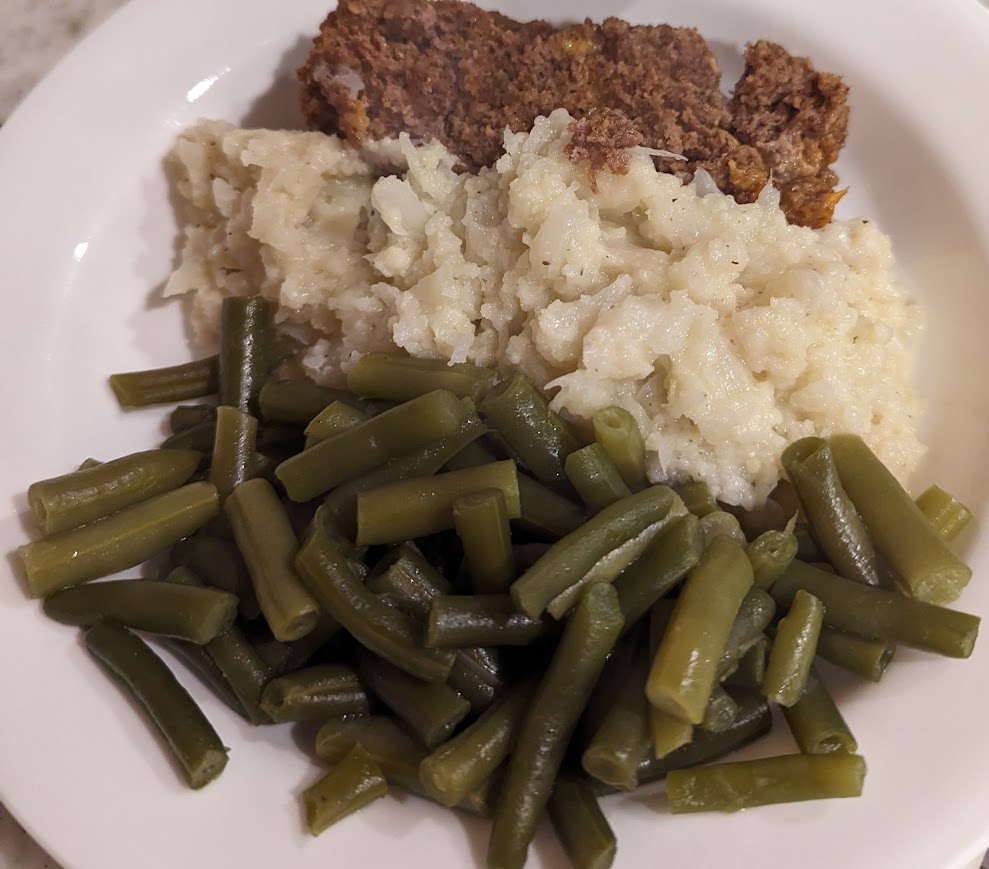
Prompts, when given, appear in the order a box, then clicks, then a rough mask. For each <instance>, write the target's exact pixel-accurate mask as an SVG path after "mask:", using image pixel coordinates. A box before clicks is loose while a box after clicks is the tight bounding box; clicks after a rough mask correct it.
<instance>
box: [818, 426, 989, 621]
mask: <svg viewBox="0 0 989 869" xmlns="http://www.w3.org/2000/svg"><path fill="white" fill-rule="evenodd" d="M829 443H830V445H831V452H832V453H833V455H834V460H835V464H836V465H837V467H838V474H839V476H840V478H841V483H842V485H843V486H844V487H845V490H846V491H847V492H848V496H849V497H850V498H851V499H852V503H853V504H854V505H855V509H856V510H857V511H858V512H859V515H861V517H862V521H863V522H864V523H865V527H866V528H867V529H868V530H869V534H870V535H871V537H872V540H873V542H874V543H875V546H876V549H877V550H878V551H879V552H880V554H881V555H883V556H884V557H885V558H886V559H887V560H888V561H889V562H890V564H892V565H893V567H894V568H895V569H896V571H897V574H898V577H899V579H900V580H901V581H902V582H903V585H904V586H905V587H906V589H907V590H908V591H909V593H910V595H911V596H912V597H915V598H917V599H918V600H921V601H925V602H927V603H931V604H945V603H950V602H951V601H953V600H955V599H956V598H957V597H958V595H959V594H961V591H962V589H963V588H964V587H965V586H966V585H967V584H968V581H969V579H970V578H971V576H972V570H971V568H969V567H968V565H966V564H964V563H963V562H962V561H961V560H960V559H959V558H958V557H957V556H956V555H954V554H953V553H952V552H951V550H950V549H948V547H947V545H946V544H945V543H944V541H943V540H942V539H941V537H940V536H939V535H938V532H937V531H936V530H935V529H934V528H933V527H932V525H931V523H930V522H928V521H927V519H926V517H925V516H924V514H923V513H922V512H921V510H920V508H919V507H918V506H917V505H916V504H915V503H914V502H913V500H912V499H911V498H910V496H909V495H908V494H907V493H906V492H905V491H904V489H903V487H902V486H901V485H900V484H899V483H898V482H897V481H896V478H895V477H894V476H893V475H892V474H891V473H890V472H889V471H888V470H887V469H886V468H885V467H884V466H883V464H882V462H880V461H879V459H877V458H876V456H875V455H874V454H873V453H872V451H871V450H870V449H869V448H868V447H867V446H866V445H865V443H863V441H862V439H861V438H859V437H856V436H854V435H835V436H834V437H832V438H831V439H830V441H829Z"/></svg>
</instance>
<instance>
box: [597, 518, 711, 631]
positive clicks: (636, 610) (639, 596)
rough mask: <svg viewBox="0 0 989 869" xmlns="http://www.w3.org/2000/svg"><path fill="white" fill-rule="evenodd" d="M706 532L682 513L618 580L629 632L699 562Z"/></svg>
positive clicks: (695, 519) (623, 612) (620, 600)
mask: <svg viewBox="0 0 989 869" xmlns="http://www.w3.org/2000/svg"><path fill="white" fill-rule="evenodd" d="M703 551H704V535H703V532H702V531H701V526H700V520H699V519H698V518H697V517H696V516H694V515H693V514H691V513H688V514H687V515H686V516H681V517H680V518H679V519H677V520H676V521H674V522H673V524H672V525H670V527H669V529H668V530H667V531H664V532H663V533H662V534H659V535H657V536H656V537H655V538H654V539H653V540H652V541H651V542H650V543H649V545H648V546H647V547H646V548H645V549H644V550H643V552H642V555H640V556H639V557H638V558H637V559H636V560H635V561H633V562H632V564H630V565H629V566H628V567H627V568H625V570H623V571H622V572H621V573H620V574H619V575H618V578H617V579H616V580H615V591H617V592H618V602H619V604H620V605H621V608H622V616H624V618H625V628H624V633H628V631H630V630H631V629H632V628H633V627H634V626H635V625H636V624H638V622H639V619H641V618H642V617H643V616H644V615H645V614H646V613H647V612H648V611H649V609H650V608H651V607H652V605H653V604H655V603H656V601H657V600H659V599H660V598H661V597H663V596H664V595H665V594H667V593H668V592H670V591H671V590H672V589H673V588H674V587H675V586H676V585H677V583H679V582H680V580H682V579H683V578H684V577H685V576H686V575H687V574H688V573H689V572H690V571H691V570H692V569H693V568H694V566H695V565H696V564H697V562H698V561H700V558H701V554H702V553H703Z"/></svg>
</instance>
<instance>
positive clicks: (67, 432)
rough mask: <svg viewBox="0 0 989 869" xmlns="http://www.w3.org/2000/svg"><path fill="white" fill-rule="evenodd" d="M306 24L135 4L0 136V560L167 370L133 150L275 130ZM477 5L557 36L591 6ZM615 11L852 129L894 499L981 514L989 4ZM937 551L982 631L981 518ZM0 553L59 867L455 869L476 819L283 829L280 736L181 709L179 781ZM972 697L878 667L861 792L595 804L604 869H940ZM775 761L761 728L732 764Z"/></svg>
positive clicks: (960, 782) (27, 726)
mask: <svg viewBox="0 0 989 869" xmlns="http://www.w3.org/2000/svg"><path fill="white" fill-rule="evenodd" d="M326 5H328V3H327V0H295V2H293V3H279V2H275V0H265V2H262V0H257V2H250V3H241V2H236V0H211V2H209V3H203V2H201V0H173V2H170V3H161V2H159V0H136V2H133V3H132V4H131V5H130V6H128V7H126V8H125V9H123V10H122V11H121V12H120V13H119V14H118V15H117V16H116V17H114V18H113V19H111V20H110V21H109V22H108V23H107V24H106V25H105V26H104V27H103V28H102V29H100V30H99V31H98V32H97V33H95V34H94V35H93V36H91V37H90V38H89V39H88V40H87V41H86V42H85V43H84V44H83V45H82V46H81V47H80V48H79V49H78V50H77V51H76V52H75V53H74V54H73V55H72V56H71V57H70V58H69V59H68V60H67V61H66V62H64V63H63V64H62V65H61V66H60V67H59V68H58V69H57V70H56V71H55V72H54V73H53V74H52V75H51V76H50V77H49V78H48V79H47V80H46V81H45V82H44V83H43V84H42V85H41V86H40V87H39V88H38V89H37V90H36V91H35V93H34V94H33V95H32V96H31V97H30V98H29V99H28V100H27V102H26V103H25V104H24V105H23V106H22V108H21V109H20V110H19V111H18V112H17V113H16V114H15V115H14V117H13V118H12V119H11V120H10V122H9V123H8V124H7V125H6V126H5V128H4V129H3V130H2V131H0V191H3V193H2V202H3V207H2V208H0V265H2V268H0V275H2V286H3V289H4V291H5V294H6V296H5V298H6V301H5V303H4V312H3V316H2V319H0V348H2V350H0V352H2V353H3V364H2V367H0V372H2V373H0V378H2V385H3V398H4V406H5V407H6V408H7V410H6V412H5V414H4V421H3V427H2V431H3V437H4V444H3V446H4V450H3V463H2V468H0V490H2V491H3V492H5V493H6V497H7V498H8V499H9V500H8V501H7V504H8V515H7V516H6V518H4V519H2V520H0V541H2V548H3V549H4V550H5V551H9V550H11V549H13V548H14V547H15V546H16V545H17V544H18V543H20V542H22V541H23V539H24V537H25V534H26V530H25V525H24V522H23V518H22V517H23V514H24V510H25V501H24V497H23V492H24V491H25V489H26V488H27V485H28V484H29V483H30V482H31V481H32V480H34V479H37V478H40V477H44V476H48V475H50V474H52V473H54V472H59V471H61V470H63V469H67V468H69V467H71V466H73V464H74V463H76V462H78V461H79V460H81V459H83V458H85V457H86V456H96V457H102V458H105V457H110V456H113V455H116V454H119V453H122V452H126V451H129V450H133V449H135V448H139V447H141V446H143V445H146V444H151V443H153V442H155V440H156V439H157V438H159V437H160V433H161V419H162V414H161V413H160V412H158V411H148V412H139V413H132V414H127V415H124V414H121V413H120V412H119V411H117V410H116V408H115V406H114V402H113V401H112V399H111V396H110V394H109V390H108V389H107V387H106V385H105V378H106V375H107V374H108V373H109V372H111V371H115V370H121V369H129V368H137V367H150V366H155V365H161V364H166V363H171V362H175V361H179V360H182V359H184V358H187V357H188V356H189V355H190V353H191V350H190V349H189V348H188V346H187V344H186V337H185V333H184V330H183V327H182V319H181V311H180V309H179V306H178V305H176V304H169V305H164V304H162V303H161V302H160V300H159V298H158V297H157V296H156V294H155V288H156V287H158V286H159V285H160V283H161V281H162V280H163V279H164V278H165V276H166V275H167V274H168V271H169V267H170V264H171V261H172V257H173V254H174V250H175V234H174V233H175V227H174V219H173V215H172V211H171V208H170V204H169V200H168V189H167V186H166V184H165V181H164V178H163V175H162V171H161V158H162V156H163V155H164V153H165V152H166V150H167V149H168V147H169V144H170V143H171V141H172V139H173V137H174V136H175V134H176V133H177V132H178V131H179V130H180V129H181V128H182V127H184V126H185V125H187V124H190V123H191V122H193V121H194V120H195V119H196V118H198V117H200V116H210V117H222V118H228V119H231V120H234V121H241V122H245V123H253V124H266V125H269V126H270V125H278V124H279V123H284V124H289V125H292V124H293V123H295V119H296V85H295V83H294V78H293V70H294V69H295V67H296V66H297V65H298V64H299V62H300V60H301V58H302V57H303V54H304V52H305V50H306V45H307V42H308V39H309V37H310V36H311V34H313V33H314V32H315V31H316V28H317V26H318V24H319V22H320V20H321V18H322V17H323V15H324V13H325V11H326V9H325V7H326ZM500 8H502V9H504V10H505V11H507V12H509V13H510V14H511V13H514V14H516V15H520V16H526V15H529V16H531V15H534V14H539V15H542V16H544V17H549V18H562V17H564V16H566V17H569V18H576V17H580V16H582V15H584V14H588V15H593V14H595V13H596V12H597V10H598V9H599V8H600V7H598V6H597V4H596V3H595V2H594V0H577V2H562V0H561V2H551V0H546V2H543V3H542V4H539V3H524V2H522V0H506V2H504V3H502V4H500ZM613 13H614V14H618V15H622V16H623V17H626V18H628V19H630V20H632V21H638V22H658V21H661V20H663V19H665V20H668V21H671V22H672V23H677V24H693V25H697V26H698V27H700V29H701V30H702V32H703V33H704V34H705V35H706V36H707V37H708V38H709V39H711V40H712V41H713V42H714V44H715V45H716V46H718V47H719V49H720V50H722V52H723V54H724V56H725V57H726V58H727V60H728V66H729V67H732V66H733V64H734V63H737V56H738V55H737V49H738V47H739V46H741V45H742V44H744V43H745V42H746V41H747V40H751V39H755V38H759V37H763V36H766V37H769V38H773V39H776V40H778V41H780V42H782V43H783V44H785V45H786V46H788V47H789V48H790V49H791V50H794V51H796V52H800V53H807V54H810V55H811V56H812V57H813V58H814V60H815V61H816V62H817V63H818V65H819V66H820V67H822V68H825V69H830V70H835V71H839V72H840V73H842V74H843V75H844V76H845V77H846V79H847V81H848V82H849V83H850V84H851V87H852V108H853V111H852V122H851V123H852V127H851V129H852V135H851V139H850V141H849V144H848V147H847V150H846V152H845V154H844V156H843V157H842V160H841V164H840V166H839V168H840V170H841V174H842V178H843V180H844V181H846V182H848V183H849V184H850V185H851V193H850V194H849V196H848V197H847V198H846V199H845V201H844V202H842V204H841V207H840V214H841V215H844V216H850V215H853V214H856V213H862V214H866V215H868V216H871V217H874V218H876V219H878V220H879V221H880V222H881V224H882V225H883V226H884V227H885V228H886V229H887V230H888V231H889V232H891V233H892V235H893V238H894V242H895V245H896V249H897V251H898V252H899V256H900V261H901V264H902V268H903V271H904V274H905V276H906V279H907V281H908V282H909V284H910V285H911V286H912V287H913V289H914V290H915V292H916V294H917V296H918V297H919V298H921V299H922V300H923V301H924V302H926V305H927V309H928V312H929V328H928V330H927V336H926V339H925V345H924V351H923V358H922V365H921V366H920V371H919V377H920V379H921V382H922V385H923V388H924V390H925V393H926V394H927V396H928V398H929V412H928V414H927V416H926V418H925V421H924V430H923V434H924V436H925V439H926V441H927V443H928V444H929V446H930V455H929V458H928V460H926V462H925V464H924V466H923V468H922V470H921V471H920V472H919V473H918V478H917V481H916V482H917V484H918V486H919V485H924V484H926V483H927V482H929V481H931V480H935V479H936V480H938V481H940V482H941V484H942V485H944V486H946V487H947V488H949V489H951V490H953V491H954V492H956V493H957V494H959V495H960V496H961V497H963V498H964V499H965V500H967V501H968V502H969V503H970V504H971V505H972V506H973V507H974V508H975V509H976V512H977V514H978V515H979V516H980V517H984V516H985V515H986V509H985V508H986V500H987V499H986V495H987V492H989V486H987V477H989V444H987V439H986V431H989V386H987V383H986V379H985V378H986V372H989V343H987V342H986V340H985V334H986V330H987V328H989V295H987V293H986V290H987V288H989V266H987V258H989V198H987V196H986V193H987V191H989V165H987V162H986V153H985V143H986V142H989V113H987V112H986V111H985V110H984V107H985V97H986V94H985V88H986V86H987V85H989V14H987V12H986V10H985V9H984V8H982V7H981V6H979V5H978V4H977V3H975V2H974V0H940V2H934V0H931V2H920V0H883V2H880V0H872V2H869V3H861V2H859V0H831V2H828V3H813V4H793V3H790V2H788V0H751V2H747V3H745V4H744V5H743V4H738V3H730V2H727V0H721V2H718V0H705V2H689V0H665V2H663V3H660V2H658V0H657V2H650V0H641V2H631V0H626V2H622V3H619V4H616V7H614V8H613ZM729 72H730V73H732V74H734V73H735V72H737V69H734V68H732V69H729ZM964 548H965V550H966V551H965V555H966V556H967V558H968V559H969V560H970V561H971V562H972V564H973V566H974V567H975V579H974V581H973V584H972V586H971V588H970V589H969V590H968V591H966V592H965V595H964V597H963V598H962V599H961V601H960V602H959V606H960V607H961V608H964V609H966V610H969V611H972V612H976V613H979V614H983V615H986V614H989V536H987V535H986V534H985V533H983V529H982V528H980V529H978V530H977V531H976V533H974V534H969V535H968V536H967V537H966V539H965V543H964ZM12 564H13V563H12V562H11V565H10V566H8V568H7V569H6V571H5V572H6V573H7V574H8V575H7V576H5V577H4V581H3V582H2V583H0V637H2V638H3V639H2V648H3V650H4V654H5V658H6V660H5V662H4V667H3V668H2V671H0V696H2V697H3V698H4V702H3V706H4V709H3V714H2V715H0V797H2V800H3V802H4V803H6V805H7V806H8V807H9V808H10V809H11V810H12V811H14V812H15V813H16V814H17V816H18V817H19V818H20V820H21V821H22V822H23V823H24V824H25V825H26V826H27V828H28V829H29V830H30V831H31V833H33V834H34V835H35V836H36V837H37V838H38V840H39V841H40V842H41V844H42V845H43V846H45V847H46V848H47V849H49V850H50V851H51V853H52V854H53V856H55V857H56V858H58V859H59V860H61V861H62V862H63V863H64V864H65V865H66V866H68V867H79V869H114V867H122V869H134V867H143V869H155V867H168V869H172V867H177V866H189V867H226V866H231V867H232V866H236V867H238V869H249V867H259V869H269V867H273V866H287V867H317V866H318V867H324V866H327V865H334V866H340V867H352V866H358V865H362V864H364V865H367V864H370V865H384V864H385V862H386V861H392V865H396V866H413V867H414V866H422V867H426V866H428V867H431V869H443V867H465V866H469V865H480V863H481V861H482V859H483V853H484V847H485V826H484V825H483V824H481V823H480V822H476V821H474V820H471V819H463V818H459V817H456V816H453V815H451V814H447V813H444V812H440V811H434V810H431V809H430V808H429V807H427V806H426V805H425V804H422V803H420V802H419V801H417V800H415V799H399V800H392V799H388V800H382V801H379V802H377V803H376V804H375V805H373V806H372V807H371V808H369V809H368V810H366V811H365V812H362V813H361V814H359V815H357V816H355V817H353V818H350V819H348V820H347V821H345V822H343V823H341V824H340V825H339V826H338V827H336V828H335V829H333V830H332V831H330V832H328V833H326V834H324V835H323V836H322V837H320V838H318V839H313V838H311V837H309V836H308V835H306V834H305V833H304V832H303V826H302V821H301V817H300V811H299V807H298V799H297V796H298V794H299V792H300V790H302V789H303V788H304V787H305V786H306V785H307V784H308V783H310V782H311V781H312V780H313V779H314V778H315V777H316V774H317V768H316V766H315V765H313V764H312V763H311V762H310V761H309V759H308V758H307V757H306V754H305V752H304V751H303V750H302V749H300V747H299V746H298V745H297V744H296V740H295V739H294V738H293V734H292V731H291V729H290V728H289V727H279V728H266V729H257V730H255V729H251V728H249V727H247V726H245V725H244V724H243V723H242V722H240V720H239V719H237V718H236V717H234V716H233V715H232V714H230V713H229V712H227V710H226V709H224V708H221V707H220V706H219V705H218V704H217V703H216V702H214V701H213V700H212V698H211V697H209V696H207V695H206V694H205V693H204V692H202V691H195V694H196V696H197V698H198V699H200V700H201V702H202V703H203V705H204V707H205V708H206V710H207V712H208V713H209V715H210V716H211V717H212V718H213V719H214V720H215V723H216V725H217V727H218V729H219V730H220V732H221V734H222V736H223V738H224V739H225V740H226V742H227V743H228V744H229V745H230V746H231V747H232V752H231V761H230V765H229V767H228V768H227V770H226V772H225V773H224V775H223V776H222V778H221V779H220V780H219V781H218V782H216V783H214V784H212V785H210V786H209V787H208V788H206V789H205V790H204V791H202V792H199V793H192V792H189V791H187V790H186V789H185V787H184V786H183V785H181V784H180V783H179V779H178V776H177V775H176V772H175V770H174V769H173V768H172V766H171V765H170V762H169V761H168V760H167V758H166V757H165V755H164V754H163V753H162V751H161V746H160V745H159V744H158V740H157V739H156V737H155V736H154V735H153V734H152V733H151V732H150V731H149V729H148V727H147V726H146V725H145V722H144V721H143V720H142V719H141V718H140V717H139V716H138V715H137V714H136V713H135V710H134V708H132V705H131V704H130V703H129V702H128V701H127V700H126V699H125V698H124V697H123V695H122V694H121V693H120V691H119V690H118V689H117V688H116V687H115V686H114V685H112V684H110V683H109V682H108V681H107V680H106V679H105V678H104V676H103V675H102V674H101V673H100V672H99V671H97V669H96V667H95V666H94V664H93V663H92V662H91V661H90V659H89V658H88V656H87V655H86V654H85V652H84V651H83V649H82V647H81V645H80V643H79V638H78V635H77V633H76V632H75V631H72V630H69V629H66V628H64V627H61V626H58V625H55V624H52V623H49V622H47V621H46V620H45V619H44V618H43V617H42V615H41V613H40V610H39V607H38V605H37V603H36V602H33V601H29V600H28V599H27V598H26V597H25V595H24V593H23V591H22V589H21V587H20V586H19V584H18V582H16V581H15V580H14V579H13V577H12V576H11V575H10V574H12V573H13V570H12ZM987 687H989V642H984V643H983V644H982V645H980V646H979V647H978V649H977V651H976V652H975V654H974V655H973V657H972V658H971V659H970V660H968V661H964V662H958V661H944V660H939V659H936V658H925V657H923V656H921V655H917V654H912V653H910V652H902V653H900V654H899V655H898V659H897V660H896V661H895V662H894V664H893V666H892V667H891V668H890V670H889V672H888V674H887V676H886V678H885V679H884V681H883V682H882V684H881V685H879V686H871V685H869V686H865V685H862V684H855V683H852V682H851V681H847V682H842V683H841V684H840V685H838V686H837V689H836V690H837V691H838V693H839V695H840V699H841V701H842V708H843V709H844V711H845V714H846V717H847V718H848V720H849V722H850V724H851V726H852V728H853V729H854V731H855V733H856V735H857V736H858V738H859V741H860V745H861V751H862V752H863V753H864V754H865V756H866V757H867V759H868V762H869V776H868V780H867V783H866V790H865V795H864V796H863V797H862V798H861V799H858V800H842V801H831V802H821V803H806V804H801V805H790V806H780V807H773V808H765V809H758V810H752V811H748V812H743V813H741V814H738V815H733V816H720V815H714V816H703V815H701V816H687V817H676V818H674V817H672V816H670V815H669V814H668V813H667V812H666V811H665V809H664V807H663V800H662V798H661V797H658V796H655V795H653V796H651V797H646V798H643V797H642V796H638V795H634V796H626V797H621V798H617V799H613V800H610V801H609V802H608V803H607V812H608V815H609V817H610V819H611V821H612V822H613V824H614V827H615V830H616V832H617V835H618V841H619V858H618V863H617V865H619V866H625V867H636V866H642V865H645V864H646V863H647V861H648V862H649V863H652V862H653V861H655V862H656V863H657V864H661V865H665V866H670V867H688V866H689V867H702V869H703V867H729V866H730V867H760V869H763V867H787V869H789V867H794V866H801V867H803V869H833V867H835V866H843V867H845V869H876V867H894V869H932V867H945V869H949V867H959V866H961V865H962V864H963V863H964V862H965V861H967V860H970V859H971V858H972V857H973V856H975V855H976V854H977V852H979V851H980V850H981V849H983V848H984V847H985V846H986V844H987V843H989V810H987V807H989V751H986V748H985V746H986V720H987V713H989V700H987V699H986V698H987ZM194 690H195V689H194ZM791 750H793V749H792V745H791V743H790V742H789V737H787V736H786V735H785V733H781V734H780V735H778V736H777V737H776V742H775V743H769V744H768V745H764V746H762V747H760V748H759V749H758V751H761V752H763V753H765V752H768V751H791ZM532 853H533V859H532V860H531V863H530V865H542V866H561V865H564V863H563V858H562V857H561V855H560V852H559V850H558V849H557V846H556V845H555V844H554V843H553V842H552V837H551V836H549V835H546V834H545V833H544V834H543V835H542V836H541V837H540V839H539V840H538V843H537V844H536V846H535V847H534V848H533V849H532Z"/></svg>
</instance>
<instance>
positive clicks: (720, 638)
mask: <svg viewBox="0 0 989 869" xmlns="http://www.w3.org/2000/svg"><path fill="white" fill-rule="evenodd" d="M751 587H752V565H751V564H750V563H749V559H748V557H747V556H746V555H745V550H744V549H743V548H742V547H741V546H740V545H739V544H738V543H736V542H735V541H734V540H732V539H731V538H730V537H717V538H715V539H714V541H712V543H711V544H710V546H708V548H707V550H706V551H705V553H704V556H703V557H702V558H701V561H700V563H699V564H698V565H697V566H696V567H695V568H694V569H693V570H692V571H691V572H690V575H689V576H688V577H687V581H686V582H685V583H684V585H683V589H682V590H681V592H680V597H679V598H678V599H677V604H676V607H675V608H674V610H673V616H672V618H671V621H670V626H669V628H668V629H667V631H666V634H665V635H664V637H663V639H662V641H661V642H660V644H659V648H658V649H657V651H656V657H655V658H654V660H653V664H652V669H651V670H650V671H649V679H648V681H647V683H646V695H647V696H648V697H649V702H650V703H652V705H653V706H656V707H658V708H659V709H662V710H663V711H664V712H668V713H669V714H670V715H673V716H675V717H677V718H680V719H682V720H683V721H686V722H689V723H690V724H700V723H701V721H703V719H704V710H705V709H706V708H707V704H708V702H709V701H710V699H711V691H712V690H713V688H714V685H715V683H716V681H717V673H718V665H719V663H720V660H721V656H722V654H723V653H724V650H725V646H726V644H727V641H728V636H729V633H730V631H731V627H732V624H733V622H734V621H735V617H736V616H737V615H738V610H739V607H740V606H741V603H742V600H743V599H744V598H745V595H746V594H747V593H748V591H749V589H751Z"/></svg>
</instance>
